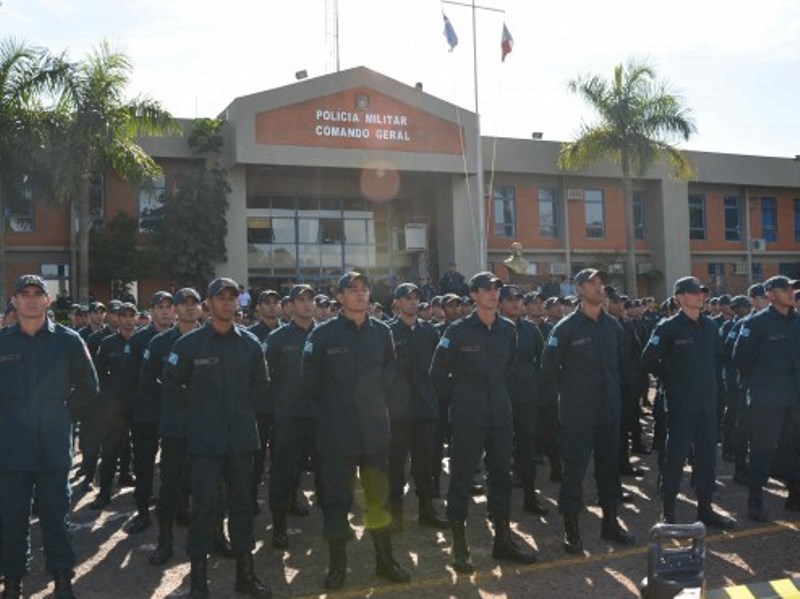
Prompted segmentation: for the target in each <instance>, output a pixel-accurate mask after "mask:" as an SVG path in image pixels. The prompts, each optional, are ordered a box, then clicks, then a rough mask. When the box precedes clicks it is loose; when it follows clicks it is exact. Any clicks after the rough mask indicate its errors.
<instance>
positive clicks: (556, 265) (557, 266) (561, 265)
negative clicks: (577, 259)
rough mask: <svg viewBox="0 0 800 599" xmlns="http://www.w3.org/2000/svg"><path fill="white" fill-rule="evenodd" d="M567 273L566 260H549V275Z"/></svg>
mask: <svg viewBox="0 0 800 599" xmlns="http://www.w3.org/2000/svg"><path fill="white" fill-rule="evenodd" d="M568 273H569V270H568V269H567V263H566V262H551V263H550V274H551V275H566V274H568Z"/></svg>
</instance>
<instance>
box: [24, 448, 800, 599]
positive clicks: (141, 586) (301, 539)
mask: <svg viewBox="0 0 800 599" xmlns="http://www.w3.org/2000/svg"><path fill="white" fill-rule="evenodd" d="M641 465H642V466H643V467H645V468H647V469H648V471H647V475H646V476H645V477H644V478H643V479H623V482H624V484H625V487H626V489H627V490H628V491H631V492H633V493H635V495H636V496H637V499H636V503H635V504H634V505H632V506H626V507H624V508H623V509H622V510H621V515H622V518H623V520H624V522H625V523H626V525H627V526H628V527H629V528H630V529H631V530H633V531H634V532H635V533H636V535H637V545H636V547H633V548H626V549H623V550H619V549H617V548H615V547H612V546H610V545H608V544H607V543H605V542H603V541H601V540H600V538H599V528H600V512H599V509H597V508H590V509H589V511H588V513H586V514H584V515H583V516H582V518H581V529H582V536H583V540H584V545H585V547H586V555H585V556H584V557H582V558H581V557H579V558H574V557H571V556H568V555H567V554H565V553H564V551H563V550H562V546H561V535H562V528H561V521H560V518H559V517H558V516H557V515H556V513H555V498H556V497H557V493H558V485H557V483H552V482H550V481H549V480H547V476H546V474H547V468H546V467H545V468H542V475H541V476H540V478H541V479H542V481H541V485H540V486H541V488H542V492H543V495H544V497H545V498H546V500H547V502H548V503H549V504H551V505H552V508H553V509H552V511H551V515H550V516H548V517H546V518H534V517H532V516H531V515H528V514H525V513H524V512H522V509H521V505H522V491H521V490H520V489H515V490H514V498H513V501H514V513H513V517H514V520H515V522H516V528H517V530H518V531H519V532H520V533H522V534H523V535H525V536H527V537H528V538H529V539H535V544H536V546H537V547H538V550H539V563H538V564H535V565H532V566H523V567H518V566H515V565H513V564H506V563H502V564H501V563H497V562H495V561H494V560H493V559H492V557H491V529H490V528H489V525H488V524H487V523H486V521H485V515H486V510H485V498H484V497H476V498H475V503H474V505H473V506H472V508H471V515H470V521H469V527H468V538H469V541H470V545H471V549H472V556H473V562H474V563H475V565H476V567H477V572H476V573H475V574H474V575H472V576H463V575H456V574H455V572H454V571H453V570H452V568H451V567H450V565H449V563H450V541H449V534H443V533H440V532H437V531H432V530H430V529H423V528H420V527H419V526H417V525H416V524H415V523H414V522H413V518H414V516H415V515H416V501H414V500H413V498H412V497H408V498H407V510H408V512H409V513H408V514H407V519H408V520H410V521H409V522H408V524H407V526H406V531H405V532H403V533H401V534H399V535H397V536H395V537H394V539H395V540H394V544H395V554H396V556H397V557H398V560H399V561H400V562H401V564H403V565H404V566H405V567H407V568H408V569H409V571H410V572H411V574H412V576H413V580H412V582H411V584H409V585H403V586H391V585H388V584H385V583H383V582H382V581H380V580H379V579H377V578H376V577H375V576H374V561H373V552H372V546H371V543H370V540H369V536H368V535H367V536H364V535H363V529H362V528H361V527H360V524H361V513H362V510H361V507H360V506H359V505H357V506H356V508H355V510H354V511H355V516H354V519H353V524H354V525H355V526H356V527H357V530H358V537H359V538H358V541H357V542H354V543H350V544H349V546H348V557H349V572H348V579H347V586H346V590H345V592H344V593H339V596H344V597H386V598H394V597H410V596H417V597H437V598H439V597H458V598H466V599H470V598H476V599H477V598H478V597H509V598H517V597H519V598H522V597H537V598H542V599H545V598H565V597H567V598H571V597H581V596H586V595H588V596H591V597H604V598H617V597H619V598H629V597H637V596H638V591H637V586H638V584H639V581H640V580H641V578H642V576H644V574H645V572H646V567H647V566H646V564H647V534H648V531H649V529H650V527H651V525H652V524H653V523H654V522H655V521H656V520H657V517H658V512H659V504H658V501H656V500H655V499H654V497H655V493H654V491H655V478H656V477H655V470H654V468H655V455H652V456H645V457H644V458H643V459H642V460H641ZM718 472H719V477H718V479H719V495H718V504H719V505H720V506H721V507H722V508H723V509H724V510H726V511H727V512H728V513H729V514H730V515H732V516H734V517H736V518H737V521H738V523H737V529H736V530H735V531H734V532H733V533H725V534H719V533H713V532H712V533H711V534H710V535H709V537H708V538H707V543H708V546H707V547H708V554H707V561H706V578H707V581H708V586H709V588H715V587H720V586H726V585H729V584H744V583H749V582H753V581H758V580H768V579H774V578H783V577H786V576H790V575H800V514H796V513H789V512H786V511H785V510H784V509H783V499H784V497H785V491H784V489H783V487H782V486H781V485H779V484H777V483H774V484H773V482H772V481H771V483H770V488H769V490H768V494H767V499H766V505H767V507H768V509H769V511H770V514H771V515H772V516H773V521H772V522H771V523H768V524H755V523H752V522H749V521H748V520H747V519H746V517H743V511H744V508H745V505H746V499H747V491H746V489H745V488H743V487H740V486H737V485H735V484H734V483H733V482H732V480H731V475H732V466H731V465H730V464H727V463H724V462H720V466H719V469H718ZM687 478H688V477H687ZM304 482H305V486H306V488H310V478H309V477H306V479H305V481H304ZM685 482H686V484H685V488H686V489H687V495H681V497H680V505H679V508H678V518H679V520H680V521H686V522H688V521H691V520H692V519H693V516H694V501H693V497H692V496H691V495H690V494H689V491H688V481H685ZM594 493H595V489H594V480H593V479H592V478H591V474H590V475H589V476H587V484H586V485H585V496H586V498H587V503H588V502H589V499H590V498H591V497H593V496H594ZM308 494H309V496H310V495H311V493H310V492H309V493H308ZM264 495H265V489H264V487H262V490H261V497H262V507H263V506H264V504H263V497H264ZM91 499H92V495H89V496H87V497H75V502H74V503H75V512H74V515H73V525H74V529H75V531H74V540H75V544H76V549H77V553H78V559H79V562H80V565H79V567H78V572H77V577H76V581H75V588H76V592H77V593H78V596H79V597H81V598H84V599H88V598H98V599H99V598H103V599H107V598H110V597H115V598H116V597H125V598H127V597H130V598H149V597H180V596H184V595H186V594H187V593H188V573H189V566H188V563H187V562H186V560H185V558H184V547H185V540H186V529H181V528H179V529H177V536H176V549H177V551H176V557H175V558H173V561H172V562H170V563H169V564H168V565H169V567H168V568H167V569H166V570H162V569H160V568H154V567H152V566H149V565H148V564H147V555H148V554H149V552H150V551H151V550H152V549H153V548H154V547H155V542H156V537H157V530H156V526H155V525H154V526H152V527H151V528H150V529H148V530H147V531H145V532H144V533H142V534H140V535H138V536H135V537H129V536H128V535H127V534H125V533H124V532H123V531H122V525H123V524H124V522H125V521H126V520H128V519H129V518H130V517H132V516H133V513H134V512H133V498H132V493H131V490H129V489H128V490H125V491H123V492H120V493H119V494H118V495H116V496H115V497H114V499H113V501H112V504H111V506H109V509H107V510H106V511H104V512H102V513H101V514H100V515H98V514H97V513H95V512H91V511H89V510H88V509H87V508H86V505H87V504H88V502H89V501H90V500H91ZM357 503H358V502H357ZM440 507H441V506H440ZM269 527H270V517H269V515H267V514H264V513H262V515H260V516H259V517H258V518H257V519H256V533H257V534H256V537H257V539H258V548H257V554H256V568H257V572H258V574H259V576H261V577H262V579H266V580H267V581H269V583H270V584H271V586H272V587H273V589H274V591H275V596H276V597H315V596H319V595H320V594H322V592H323V587H322V580H323V578H324V575H325V567H326V564H327V550H326V548H325V546H324V544H323V543H322V541H321V536H320V528H321V517H320V513H319V510H317V509H313V510H312V514H311V516H310V517H309V518H292V519H290V523H289V527H290V542H291V549H290V550H289V551H287V552H285V553H280V552H276V551H275V550H273V549H271V548H270V547H269V544H268V542H267V541H268V538H269V534H270V532H269ZM33 543H34V560H35V561H34V564H33V570H32V572H31V574H30V575H29V576H28V578H27V579H26V581H25V584H26V593H27V594H26V596H28V594H29V596H31V597H35V598H39V597H47V596H50V593H51V592H52V585H51V584H50V583H49V580H48V579H47V576H46V573H45V572H44V556H43V554H42V547H41V535H40V533H39V530H38V526H35V527H34V529H33ZM209 577H210V579H211V595H212V597H235V596H237V595H236V594H235V593H234V592H233V590H232V589H233V578H234V564H233V562H232V561H230V560H219V559H213V558H212V559H211V560H210V561H209Z"/></svg>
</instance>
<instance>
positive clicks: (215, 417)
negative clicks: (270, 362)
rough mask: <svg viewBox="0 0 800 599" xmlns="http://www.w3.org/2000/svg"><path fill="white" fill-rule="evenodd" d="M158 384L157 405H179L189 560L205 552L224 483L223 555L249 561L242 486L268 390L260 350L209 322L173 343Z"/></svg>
mask: <svg viewBox="0 0 800 599" xmlns="http://www.w3.org/2000/svg"><path fill="white" fill-rule="evenodd" d="M163 377H164V390H163V394H164V396H163V399H164V402H165V403H167V404H170V405H171V404H172V403H173V402H186V413H187V419H186V438H187V451H188V454H189V456H190V458H191V462H192V469H191V479H192V514H191V522H190V524H189V538H188V543H187V552H188V554H189V556H190V557H191V558H192V559H193V560H198V559H205V557H206V556H207V555H208V554H209V553H210V552H211V548H212V525H213V521H214V515H215V507H216V500H217V496H218V492H219V484H220V480H222V479H223V478H224V481H225V486H226V490H227V499H228V514H229V521H228V523H229V529H230V536H231V547H232V548H233V551H234V552H235V553H237V554H249V553H250V552H251V551H252V549H253V546H254V537H253V507H252V504H251V502H250V498H249V495H250V493H249V483H250V474H251V471H252V467H253V453H254V452H255V451H256V450H257V449H258V446H259V439H258V427H257V425H256V412H257V411H263V410H264V408H265V405H264V404H265V402H266V394H267V386H268V384H267V369H266V365H265V363H264V353H263V351H262V348H261V345H260V344H259V343H258V340H257V339H256V338H255V336H253V335H251V334H250V333H248V332H247V331H246V330H244V329H242V328H239V327H236V326H234V327H232V328H231V330H230V331H229V332H228V333H227V334H225V335H220V334H219V333H217V332H216V331H215V330H214V328H213V326H212V325H211V322H209V323H208V324H206V325H205V326H203V327H200V328H199V329H195V330H194V331H192V332H190V333H187V334H186V335H184V336H183V337H181V338H180V339H178V340H177V341H176V342H175V344H174V345H173V347H172V351H171V353H170V356H169V358H168V361H167V365H166V367H165V369H164V374H163Z"/></svg>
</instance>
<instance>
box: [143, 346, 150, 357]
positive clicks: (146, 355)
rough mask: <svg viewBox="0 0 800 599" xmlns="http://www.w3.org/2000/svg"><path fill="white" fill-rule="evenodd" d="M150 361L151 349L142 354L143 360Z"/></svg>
mask: <svg viewBox="0 0 800 599" xmlns="http://www.w3.org/2000/svg"><path fill="white" fill-rule="evenodd" d="M149 359H150V348H147V349H146V350H144V353H143V354H142V360H149Z"/></svg>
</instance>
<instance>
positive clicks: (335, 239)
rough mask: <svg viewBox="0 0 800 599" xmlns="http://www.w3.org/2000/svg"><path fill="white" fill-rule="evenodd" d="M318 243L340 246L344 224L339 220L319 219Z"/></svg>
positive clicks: (342, 239)
mask: <svg viewBox="0 0 800 599" xmlns="http://www.w3.org/2000/svg"><path fill="white" fill-rule="evenodd" d="M318 241H319V242H320V243H324V244H329V245H341V243H342V241H344V222H343V221H342V219H341V218H321V219H319V239H318Z"/></svg>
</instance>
